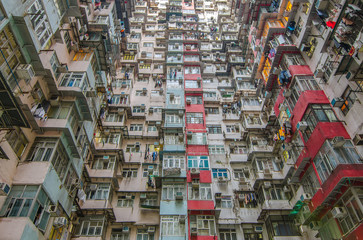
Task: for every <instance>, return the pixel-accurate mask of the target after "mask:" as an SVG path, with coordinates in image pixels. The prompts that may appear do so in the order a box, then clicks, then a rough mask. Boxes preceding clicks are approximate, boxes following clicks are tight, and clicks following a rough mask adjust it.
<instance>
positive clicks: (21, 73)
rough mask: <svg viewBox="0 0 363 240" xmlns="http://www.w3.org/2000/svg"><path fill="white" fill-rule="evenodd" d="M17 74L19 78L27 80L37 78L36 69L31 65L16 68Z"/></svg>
mask: <svg viewBox="0 0 363 240" xmlns="http://www.w3.org/2000/svg"><path fill="white" fill-rule="evenodd" d="M16 74H17V75H18V77H19V78H21V79H26V80H28V79H31V78H32V77H34V76H35V72H34V69H33V67H32V65H30V64H20V65H19V66H18V67H17V68H16Z"/></svg>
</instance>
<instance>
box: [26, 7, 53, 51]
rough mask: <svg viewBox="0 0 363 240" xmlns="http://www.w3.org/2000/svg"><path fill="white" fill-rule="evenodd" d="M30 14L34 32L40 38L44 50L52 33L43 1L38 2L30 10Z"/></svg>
mask: <svg viewBox="0 0 363 240" xmlns="http://www.w3.org/2000/svg"><path fill="white" fill-rule="evenodd" d="M28 13H29V16H30V21H31V23H32V26H33V30H34V32H35V34H36V35H37V37H38V40H39V43H40V46H41V48H43V47H44V46H45V45H46V44H47V43H48V40H49V39H50V38H51V36H52V32H51V28H50V25H49V22H48V18H47V15H46V14H45V12H44V8H43V5H42V3H41V1H40V0H36V1H35V2H34V3H33V4H32V5H31V6H30V7H29V8H28Z"/></svg>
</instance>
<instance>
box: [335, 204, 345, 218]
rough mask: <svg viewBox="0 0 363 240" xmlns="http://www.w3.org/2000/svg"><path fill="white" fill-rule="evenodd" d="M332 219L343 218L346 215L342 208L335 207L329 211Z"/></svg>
mask: <svg viewBox="0 0 363 240" xmlns="http://www.w3.org/2000/svg"><path fill="white" fill-rule="evenodd" d="M331 214H332V215H333V218H343V217H345V216H346V215H347V211H346V210H345V208H344V207H335V208H333V209H332V210H331Z"/></svg>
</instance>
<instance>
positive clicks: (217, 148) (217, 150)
mask: <svg viewBox="0 0 363 240" xmlns="http://www.w3.org/2000/svg"><path fill="white" fill-rule="evenodd" d="M208 150H209V154H224V153H225V150H224V146H223V145H208Z"/></svg>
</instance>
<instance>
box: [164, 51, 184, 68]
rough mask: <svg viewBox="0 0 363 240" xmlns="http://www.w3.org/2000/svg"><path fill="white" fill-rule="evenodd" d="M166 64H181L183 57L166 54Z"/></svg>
mask: <svg viewBox="0 0 363 240" xmlns="http://www.w3.org/2000/svg"><path fill="white" fill-rule="evenodd" d="M166 63H167V64H170V65H171V64H183V55H182V54H181V53H179V54H176V55H171V54H168V56H167V58H166Z"/></svg>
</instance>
